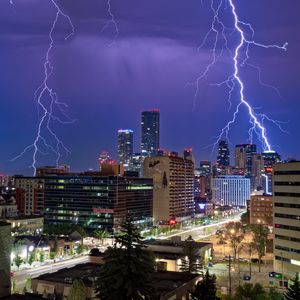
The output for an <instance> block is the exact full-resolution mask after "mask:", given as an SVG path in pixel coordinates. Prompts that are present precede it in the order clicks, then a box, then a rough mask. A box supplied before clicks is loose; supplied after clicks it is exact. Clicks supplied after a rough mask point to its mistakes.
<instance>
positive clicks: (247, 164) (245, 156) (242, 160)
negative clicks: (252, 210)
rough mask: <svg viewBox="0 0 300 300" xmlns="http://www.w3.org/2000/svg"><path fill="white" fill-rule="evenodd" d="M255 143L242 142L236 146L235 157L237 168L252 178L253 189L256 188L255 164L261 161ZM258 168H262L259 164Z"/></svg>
mask: <svg viewBox="0 0 300 300" xmlns="http://www.w3.org/2000/svg"><path fill="white" fill-rule="evenodd" d="M255 154H256V145H255V144H240V145H236V146H235V152H234V158H235V166H236V168H238V169H240V170H242V171H243V174H244V175H245V176H247V177H248V178H250V180H251V191H253V190H254V189H255V180H254V179H255V172H256V170H255V168H256V166H254V164H256V163H259V161H257V159H261V158H259V156H256V155H255ZM258 168H260V167H259V166H258Z"/></svg>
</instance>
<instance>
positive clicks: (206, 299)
mask: <svg viewBox="0 0 300 300" xmlns="http://www.w3.org/2000/svg"><path fill="white" fill-rule="evenodd" d="M216 293H217V287H216V276H215V275H214V274H213V275H209V273H208V271H206V273H205V276H204V278H203V279H202V280H200V281H198V283H197V284H196V285H195V288H194V291H193V292H191V293H190V294H191V299H192V300H218V299H220V298H219V297H217V296H216Z"/></svg>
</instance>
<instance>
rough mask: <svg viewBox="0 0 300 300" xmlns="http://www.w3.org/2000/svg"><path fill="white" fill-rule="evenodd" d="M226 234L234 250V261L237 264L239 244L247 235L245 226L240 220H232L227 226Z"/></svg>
mask: <svg viewBox="0 0 300 300" xmlns="http://www.w3.org/2000/svg"><path fill="white" fill-rule="evenodd" d="M224 234H225V238H226V240H228V241H229V243H230V246H231V248H232V250H233V262H234V264H235V263H236V256H237V253H238V249H239V246H240V244H241V243H242V241H243V239H244V237H245V227H244V226H243V224H242V223H240V222H230V223H228V224H227V225H226V226H225V231H224Z"/></svg>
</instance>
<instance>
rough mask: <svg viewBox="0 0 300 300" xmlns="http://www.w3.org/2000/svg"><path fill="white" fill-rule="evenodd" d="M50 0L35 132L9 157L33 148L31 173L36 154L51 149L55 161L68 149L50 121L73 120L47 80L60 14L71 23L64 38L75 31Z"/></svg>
mask: <svg viewBox="0 0 300 300" xmlns="http://www.w3.org/2000/svg"><path fill="white" fill-rule="evenodd" d="M49 1H50V2H51V3H52V4H53V7H54V8H55V10H56V13H55V17H54V19H53V22H52V25H51V28H50V31H49V46H48V48H47V51H46V55H45V60H44V64H43V67H44V76H43V80H42V82H41V84H40V85H39V86H38V88H37V89H36V90H35V92H34V101H35V103H36V105H37V108H38V115H39V116H38V117H39V121H38V126H37V132H36V136H35V138H34V141H33V143H32V144H31V145H29V146H27V147H26V148H24V150H23V151H22V152H21V153H20V154H19V155H17V156H16V157H14V158H13V159H12V161H15V160H17V159H19V158H20V157H22V156H23V155H24V154H25V153H26V152H27V151H30V150H32V151H33V154H32V163H31V167H32V169H33V171H34V175H35V174H36V165H37V157H38V154H42V155H47V154H48V151H51V152H52V153H54V154H55V156H56V164H58V163H59V160H60V158H61V156H62V153H61V150H64V151H65V152H66V153H68V152H69V150H68V149H67V148H66V146H65V145H64V143H63V142H62V141H61V140H60V138H59V137H58V135H57V134H56V133H55V132H54V130H53V129H52V127H51V122H52V121H56V122H59V123H62V124H69V123H73V122H74V121H75V120H72V119H71V118H69V117H68V115H67V114H66V108H67V104H66V103H64V102H61V101H59V100H58V97H57V94H56V92H55V91H53V88H52V87H51V86H50V83H49V79H50V77H51V76H52V74H53V70H54V69H53V65H52V63H51V60H50V54H51V52H52V50H53V47H54V44H55V41H54V37H53V34H54V31H55V28H56V25H57V22H58V21H59V19H60V18H63V19H65V20H66V21H67V22H68V23H69V25H70V28H71V31H70V33H69V34H68V35H67V36H66V37H65V40H68V39H69V38H70V37H71V36H72V35H74V34H75V29H74V26H73V23H72V21H71V19H70V17H69V16H68V15H67V14H65V13H64V12H63V11H62V10H61V9H60V7H59V6H58V4H57V3H56V1H55V0H49ZM10 3H11V4H12V0H10ZM55 109H56V110H58V111H59V112H60V114H61V115H62V116H63V119H61V118H60V117H59V116H56V115H54V110H55ZM45 134H47V135H48V140H49V137H50V140H52V143H51V142H50V141H49V142H48V140H47V139H46V138H45V136H44V135H45ZM41 147H43V148H46V150H47V152H43V151H42V150H41Z"/></svg>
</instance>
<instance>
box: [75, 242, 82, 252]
mask: <svg viewBox="0 0 300 300" xmlns="http://www.w3.org/2000/svg"><path fill="white" fill-rule="evenodd" d="M82 251H83V246H82V244H79V245H78V246H77V248H76V253H77V254H81V253H82Z"/></svg>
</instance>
